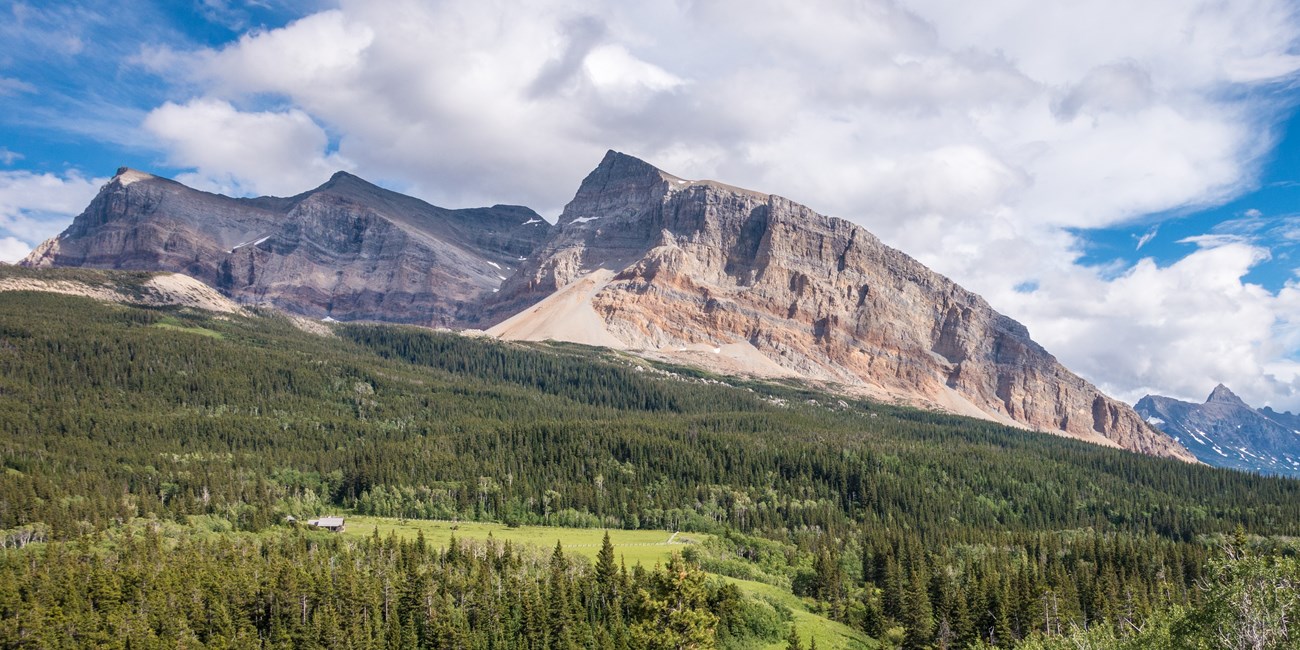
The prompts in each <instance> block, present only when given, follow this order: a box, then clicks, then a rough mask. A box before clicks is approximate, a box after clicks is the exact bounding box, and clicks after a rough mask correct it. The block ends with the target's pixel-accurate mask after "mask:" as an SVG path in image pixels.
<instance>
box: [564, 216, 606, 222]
mask: <svg viewBox="0 0 1300 650" xmlns="http://www.w3.org/2000/svg"><path fill="white" fill-rule="evenodd" d="M599 218H600V217H578V218H576V219H574V220H573V221H571V222H570V223H587V222H589V221H595V220H597V219H599Z"/></svg>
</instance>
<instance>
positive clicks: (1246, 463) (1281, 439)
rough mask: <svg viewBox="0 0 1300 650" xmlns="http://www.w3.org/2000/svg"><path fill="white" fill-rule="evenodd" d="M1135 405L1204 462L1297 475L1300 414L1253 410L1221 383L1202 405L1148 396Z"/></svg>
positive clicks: (1299, 475) (1144, 415)
mask: <svg viewBox="0 0 1300 650" xmlns="http://www.w3.org/2000/svg"><path fill="white" fill-rule="evenodd" d="M1134 408H1135V409H1136V410H1137V413H1138V415H1141V416H1142V417H1143V418H1145V419H1146V421H1147V422H1148V423H1150V424H1152V425H1154V426H1156V427H1157V428H1159V429H1160V430H1162V431H1164V432H1165V433H1167V434H1169V435H1170V436H1174V438H1175V439H1177V440H1178V441H1179V442H1181V443H1182V444H1183V446H1185V447H1186V448H1187V449H1188V450H1189V451H1191V452H1192V453H1193V454H1195V455H1196V457H1197V458H1199V459H1200V460H1201V461H1203V462H1205V463H1206V464H1209V465H1214V466H1216V467H1231V468H1235V469H1241V470H1246V471H1250V472H1262V473H1264V474H1282V475H1286V476H1295V477H1300V435H1297V434H1298V433H1300V417H1297V416H1294V415H1291V414H1290V413H1278V412H1277V411H1274V410H1272V409H1270V408H1268V407H1264V408H1262V409H1259V410H1255V409H1252V408H1251V407H1250V406H1249V405H1247V404H1246V403H1245V402H1244V401H1242V399H1241V398H1240V397H1237V396H1236V395H1235V394H1233V392H1232V391H1231V390H1228V388H1227V387H1226V386H1224V385H1223V384H1219V385H1218V386H1215V387H1214V391H1213V392H1212V393H1210V398H1209V399H1207V400H1206V401H1205V403H1204V404H1193V403H1191V402H1184V401H1182V400H1177V399H1174V398H1172V397H1162V396H1160V395H1147V396H1146V397H1143V398H1142V400H1141V401H1139V402H1138V403H1137V404H1136V405H1135V406H1134Z"/></svg>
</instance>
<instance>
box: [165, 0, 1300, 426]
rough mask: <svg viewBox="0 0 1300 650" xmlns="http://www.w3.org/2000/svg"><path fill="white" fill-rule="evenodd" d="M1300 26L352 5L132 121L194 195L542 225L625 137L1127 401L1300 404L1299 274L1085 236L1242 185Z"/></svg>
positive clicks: (273, 37) (250, 43) (885, 0)
mask: <svg viewBox="0 0 1300 650" xmlns="http://www.w3.org/2000/svg"><path fill="white" fill-rule="evenodd" d="M1298 39H1300V18H1298V17H1297V15H1296V12H1295V11H1294V8H1293V6H1292V4H1291V3H1289V2H1286V0H1252V1H1250V2H1232V3H1224V2H1217V1H1213V0H1200V1H1191V2H1187V1H1184V0H1151V1H1150V2H1140V3H1133V2H1128V1H1124V0H1098V1H1097V2H1086V3H1044V2H1032V1H1030V0H991V1H990V2H988V3H984V4H981V6H980V7H979V8H978V10H975V11H972V9H971V7H970V5H969V3H965V2H958V0H898V1H894V0H865V1H856V0H855V1H849V0H815V1H813V2H811V3H803V4H801V5H799V6H793V5H790V4H788V3H781V2H776V1H775V0H770V1H767V0H764V1H760V2H757V3H755V2H749V1H747V2H741V1H740V0H708V1H703V2H690V3H624V2H615V1H613V0H606V1H603V2H581V3H580V2H574V1H572V0H545V1H541V2H532V3H525V4H522V5H520V4H518V3H503V2H498V1H494V0H489V1H473V2H471V1H469V0H453V1H449V2H440V3H426V2H419V1H417V0H393V1H392V2H384V3H373V2H364V1H362V0H341V1H340V3H339V6H338V8H337V9H332V10H329V11H323V12H319V13H315V14H313V15H310V16H307V17H305V18H303V19H301V20H298V21H296V22H294V23H291V24H289V25H287V26H285V27H283V28H281V29H274V30H269V31H256V32H251V33H249V34H247V35H245V36H244V37H243V38H241V39H239V40H238V41H237V42H235V43H233V44H230V45H228V46H225V47H221V48H216V49H200V50H196V51H170V50H152V51H148V52H146V54H147V56H145V55H142V56H141V59H140V60H141V61H145V62H147V63H148V65H150V66H151V67H153V68H154V69H155V70H159V71H166V72H167V73H168V74H171V75H182V76H183V77H184V83H186V84H194V85H197V86H198V87H199V88H200V89H201V91H202V93H204V95H205V96H206V97H209V98H210V99H202V100H194V101H192V102H189V103H186V104H166V105H164V106H162V107H160V108H159V109H158V110H156V111H155V112H154V113H153V114H151V115H150V117H149V120H148V121H147V123H146V126H147V127H149V128H150V130H151V131H153V132H154V133H156V134H158V135H159V136H160V137H162V138H163V141H164V142H165V144H166V147H167V150H168V152H169V157H170V158H169V159H170V160H172V161H173V162H175V163H176V164H180V165H184V166H188V167H191V168H194V169H195V170H196V172H195V173H196V175H197V176H198V177H199V178H200V179H204V180H206V182H208V183H209V186H213V185H218V186H227V185H228V186H232V187H235V188H237V189H242V190H244V191H250V192H262V191H276V192H281V193H284V192H291V191H299V190H302V189H306V188H307V187H310V186H311V185H312V184H314V182H315V181H314V180H313V179H315V178H318V177H320V176H321V175H322V174H324V173H325V171H324V170H325V168H326V167H330V166H332V165H339V164H341V163H342V162H343V161H349V162H351V163H353V164H354V165H355V168H356V170H357V171H358V172H359V173H361V174H362V175H363V176H368V177H371V178H376V179H384V180H387V181H389V182H390V183H392V184H396V185H398V186H399V188H400V189H404V190H407V191H411V192H414V193H416V194H419V195H421V196H422V197H424V198H427V199H430V200H432V201H434V202H436V203H441V204H444V205H451V206H462V205H470V204H483V203H491V202H512V203H523V204H527V205H531V206H533V207H535V208H538V209H540V210H542V211H543V212H544V213H548V214H552V215H553V214H555V213H556V212H558V210H559V208H560V207H561V206H562V205H563V204H564V203H565V201H567V199H568V198H569V197H570V196H571V195H572V192H573V190H574V188H575V186H576V183H577V181H578V180H579V179H581V178H582V176H583V175H584V174H585V172H586V171H587V170H588V169H589V168H590V167H591V166H592V165H593V164H595V162H596V161H598V160H599V158H600V156H601V154H602V153H603V151H604V150H605V149H607V148H614V149H619V150H622V151H626V152H628V153H632V154H634V155H638V156H640V157H643V158H645V159H647V160H649V161H651V162H653V163H656V164H658V165H660V166H661V167H664V168H665V169H667V170H668V171H671V172H673V173H676V174H678V175H681V176H686V177H691V178H709V177H712V178H719V179H721V180H725V181H727V182H729V183H732V184H737V185H743V186H748V187H753V188H756V189H762V190H766V191H771V192H776V193H780V194H782V195H785V196H788V197H790V198H793V199H795V200H798V201H801V202H803V203H806V204H808V205H810V206H811V207H813V208H814V209H817V210H819V211H822V212H827V213H830V214H834V215H837V216H842V217H845V218H848V219H851V220H854V221H857V222H858V223H861V224H863V225H865V226H867V227H868V228H869V229H871V230H873V231H874V232H876V233H877V234H878V235H880V236H881V237H882V239H884V240H885V241H887V242H890V243H891V244H894V245H896V246H898V247H899V248H901V249H903V250H904V251H907V252H909V253H911V254H913V255H915V256H917V257H918V258H920V259H921V260H922V261H924V262H926V263H928V264H930V265H931V266H933V267H935V268H936V269H937V270H939V271H941V272H943V273H945V274H947V275H949V276H951V277H953V278H954V279H956V280H958V281H959V282H962V283H963V284H965V285H967V286H969V287H970V288H972V289H974V290H976V291H979V292H981V293H982V294H984V295H986V297H988V298H989V299H990V302H992V303H993V304H994V305H995V306H996V307H998V308H999V309H1002V310H1003V311H1006V312H1008V313H1009V314H1011V315H1012V316H1015V317H1017V318H1020V319H1022V320H1024V321H1025V322H1026V323H1027V324H1028V325H1029V327H1030V328H1031V331H1032V332H1033V333H1034V334H1035V336H1037V337H1038V338H1040V339H1041V340H1043V341H1044V342H1045V343H1046V344H1047V346H1048V348H1049V349H1051V350H1052V351H1054V352H1055V353H1056V354H1057V355H1058V356H1059V357H1060V358H1061V359H1062V360H1063V361H1064V362H1065V363H1066V364H1067V365H1069V366H1070V367H1072V368H1076V369H1078V370H1079V371H1081V372H1082V374H1084V375H1085V376H1087V377H1088V378H1090V379H1092V380H1094V381H1097V382H1099V383H1101V384H1102V385H1104V386H1106V387H1108V388H1109V389H1111V390H1113V391H1115V392H1116V393H1117V394H1119V395H1121V396H1125V397H1132V396H1133V395H1134V394H1136V392H1137V391H1141V390H1145V389H1147V388H1150V389H1151V390H1158V391H1165V392H1172V393H1175V394H1176V395H1178V396H1191V395H1197V394H1199V393H1201V392H1204V391H1203V390H1202V387H1199V386H1193V385H1192V384H1193V383H1195V382H1208V386H1213V384H1214V383H1217V382H1218V381H1224V382H1227V383H1229V384H1230V385H1232V386H1233V387H1234V389H1235V390H1238V391H1239V392H1240V393H1241V394H1242V395H1243V396H1244V397H1246V398H1247V399H1252V400H1254V401H1256V402H1264V401H1271V403H1274V404H1275V405H1282V406H1290V407H1300V397H1297V396H1296V390H1295V384H1294V378H1291V379H1288V377H1290V375H1288V374H1287V373H1288V372H1289V370H1288V369H1289V368H1290V366H1289V365H1287V362H1285V361H1284V359H1285V358H1286V357H1287V355H1288V354H1290V353H1293V352H1294V351H1295V349H1296V348H1295V343H1296V341H1295V337H1294V335H1289V334H1286V333H1285V332H1287V331H1289V330H1286V328H1285V327H1282V326H1279V325H1277V324H1276V323H1285V322H1289V321H1287V320H1286V316H1285V314H1284V312H1283V311H1282V310H1284V309H1286V308H1287V307H1288V306H1294V302H1295V300H1296V298H1295V297H1294V294H1295V290H1294V289H1293V288H1288V289H1286V290H1283V291H1281V292H1279V293H1276V294H1269V293H1268V292H1266V291H1264V290H1262V289H1260V288H1259V287H1256V286H1253V285H1251V284H1249V283H1246V282H1245V281H1244V280H1243V278H1244V277H1245V275H1246V273H1248V272H1249V270H1250V268H1252V265H1256V264H1259V263H1261V262H1262V261H1263V260H1264V259H1266V258H1267V255H1268V251H1267V250H1265V248H1264V247H1263V246H1262V245H1261V244H1260V243H1259V242H1257V241H1254V240H1252V241H1245V240H1225V239H1218V240H1211V239H1202V240H1196V241H1194V242H1189V243H1188V247H1189V250H1190V251H1191V252H1190V253H1189V255H1188V256H1187V257H1186V258H1185V259H1184V260H1182V261H1180V262H1178V263H1176V264H1173V265H1169V266H1165V267H1160V266H1157V265H1155V264H1154V263H1153V262H1150V261H1143V262H1139V263H1138V264H1137V265H1135V266H1132V267H1131V268H1125V267H1107V268H1101V269H1098V268H1087V267H1083V266H1080V265H1079V264H1078V260H1079V259H1080V250H1081V247H1082V242H1081V240H1080V236H1079V235H1078V234H1077V233H1079V232H1080V231H1081V230H1086V229H1089V228H1100V227H1109V226H1115V225H1117V224H1121V223H1124V222H1126V221H1128V220H1132V219H1136V218H1138V217H1141V216H1143V215H1146V214H1149V213H1157V212H1162V211H1167V210H1173V209H1179V208H1184V209H1185V208H1191V207H1196V206H1205V205H1212V204H1215V203H1218V202H1221V201H1223V200H1225V199H1227V198H1229V197H1232V196H1235V195H1237V194H1240V193H1241V192H1243V191H1245V190H1246V189H1249V188H1251V187H1253V185H1254V183H1255V179H1256V175H1257V168H1258V165H1259V160H1260V159H1261V154H1263V153H1265V152H1267V151H1268V150H1270V149H1271V147H1272V146H1273V145H1274V142H1275V138H1276V136H1275V133H1274V128H1273V127H1274V124H1275V122H1276V120H1277V119H1279V117H1280V113H1279V111H1280V110H1281V107H1279V106H1277V105H1274V104H1273V103H1271V102H1270V101H1269V99H1268V97H1269V93H1268V92H1262V91H1266V90H1269V89H1270V88H1272V87H1274V86H1275V85H1279V86H1280V85H1283V84H1288V83H1292V82H1293V81H1294V79H1295V77H1296V74H1297V70H1300V58H1298V57H1297V56H1296V55H1295V54H1293V52H1294V51H1295V50H1296V48H1295V45H1296V43H1297V40H1298ZM235 106H244V107H260V109H259V110H260V112H258V111H253V110H252V109H246V110H244V111H241V110H239V109H237V108H235ZM268 106H270V107H272V108H271V109H270V110H267V107H268ZM326 130H328V132H329V133H333V134H336V135H337V150H336V151H331V150H330V149H329V148H328V141H327V138H326V137H325V135H324V134H325V131H326ZM1153 233H1154V231H1153ZM1217 234H1224V233H1217ZM1143 243H1144V242H1143ZM1139 247H1140V245H1139ZM1197 274H1204V278H1203V279H1202V280H1201V281H1198V280H1197V277H1198V275H1197ZM1182 293H1190V294H1193V295H1189V296H1182V295H1181V294H1182ZM1152 305H1158V306H1159V309H1157V310H1155V311H1152V309H1154V308H1153V307H1152ZM1132 310H1137V311H1136V312H1133V311H1132ZM1206 310H1218V311H1208V312H1207V311H1206ZM1157 311H1158V313H1156V312H1157ZM1131 313H1136V314H1139V315H1141V317H1140V318H1134V317H1131V316H1130V314H1131ZM1207 314H1208V315H1207ZM1238 320H1240V321H1241V325H1240V326H1239V327H1231V326H1229V325H1230V324H1232V323H1235V322H1238ZM1288 337H1290V338H1288ZM1288 346H1290V347H1288ZM1195 350H1202V351H1204V352H1203V353H1193V352H1192V351H1195ZM1130 352H1131V354H1130ZM1247 352H1249V354H1247ZM1220 355H1223V356H1225V358H1223V359H1221V360H1219V361H1215V358H1217V357H1218V356H1220ZM1228 357H1230V358H1228ZM1270 378H1271V379H1270ZM1288 382H1291V383H1288ZM1139 396H1140V395H1139Z"/></svg>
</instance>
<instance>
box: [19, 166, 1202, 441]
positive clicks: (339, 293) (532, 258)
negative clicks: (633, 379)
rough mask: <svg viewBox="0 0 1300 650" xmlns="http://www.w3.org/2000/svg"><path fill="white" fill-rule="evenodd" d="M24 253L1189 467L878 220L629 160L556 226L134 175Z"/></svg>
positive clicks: (286, 306) (356, 181)
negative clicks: (1043, 435)
mask: <svg viewBox="0 0 1300 650" xmlns="http://www.w3.org/2000/svg"><path fill="white" fill-rule="evenodd" d="M23 264H24V265H27V266H34V267H47V266H73V267H90V268H103V269H140V270H154V271H170V272H176V273H184V274H187V275H190V276H192V277H194V278H197V279H198V280H200V281H202V282H203V283H205V284H208V285H210V286H211V287H214V288H215V289H217V290H219V291H220V292H221V293H223V294H225V295H226V296H228V297H230V298H231V299H233V300H235V301H236V302H239V303H243V304H253V303H259V304H260V303H268V304H271V305H273V306H275V307H278V308H280V309H282V310H284V311H287V312H290V313H293V314H299V315H304V316H310V317H312V318H318V319H323V318H328V319H335V320H376V321H387V322H398V323H412V324H419V325H424V326H435V327H448V328H453V329H461V330H477V329H485V330H487V331H488V332H489V333H491V334H494V335H496V336H499V337H501V338H505V339H525V340H543V339H554V340H562V341H573V342H578V343H585V344H590V345H599V346H605V347H610V348H615V349H622V350H628V351H630V352H634V353H636V354H641V355H645V356H649V357H653V358H663V359H669V360H673V361H678V362H684V363H689V364H693V365H697V366H702V367H704V368H706V369H710V370H714V371H718V372H722V373H733V374H748V375H758V376H767V377H793V378H799V379H803V380H809V381H816V382H819V383H822V384H825V385H831V386H835V387H836V388H837V389H839V390H843V391H846V392H850V393H852V394H855V395H863V396H869V397H872V398H875V399H880V400H886V401H894V402H899V403H904V404H908V405H916V406H923V407H927V408H932V409H937V410H943V411H948V412H953V413H958V414H962V415H971V416H976V417H982V418H985V419H989V420H993V421H997V422H1002V423H1006V424H1013V425H1017V426H1021V427H1025V428H1029V429H1035V430H1039V431H1045V432H1050V433H1055V434H1059V435H1065V436H1069V437H1074V438H1078V439H1082V440H1086V441H1090V442H1094V443H1097V444H1103V445H1108V446H1117V447H1122V448H1125V449H1129V450H1132V451H1137V452H1141V453H1147V454H1152V455H1158V456H1166V457H1172V458H1178V459H1182V460H1185V461H1189V462H1192V461H1194V457H1193V455H1192V454H1191V453H1189V452H1188V451H1187V450H1186V449H1185V448H1184V447H1183V446H1182V445H1180V444H1179V443H1178V442H1177V441H1175V440H1174V439H1172V438H1171V437H1169V436H1167V435H1165V434H1164V433H1161V432H1160V431H1158V430H1156V429H1154V428H1152V427H1151V426H1150V425H1148V424H1147V422H1146V421H1144V420H1143V418H1142V417H1140V416H1139V415H1138V414H1137V413H1136V412H1135V411H1134V410H1133V409H1132V408H1130V407H1128V406H1127V405H1125V404H1123V403H1121V402H1119V401H1117V400H1114V399H1111V398H1109V397H1107V396H1106V395H1104V394H1102V393H1101V391H1099V390H1098V389H1097V388H1096V387H1095V386H1093V385H1092V384H1090V383H1088V382H1087V381H1085V380H1084V379H1082V378H1080V377H1079V376H1077V375H1075V374H1074V373H1072V372H1070V371H1069V370H1068V369H1066V368H1065V367H1064V366H1063V365H1062V364H1060V363H1059V362H1058V361H1057V360H1056V359H1055V357H1053V356H1052V355H1051V354H1050V353H1048V352H1047V351H1046V350H1045V349H1043V348H1042V346H1040V345H1038V344H1037V343H1036V342H1034V341H1033V339H1032V338H1030V336H1029V333H1028V331H1027V330H1026V328H1025V327H1024V326H1023V325H1021V324H1020V323H1018V322H1016V321H1014V320H1013V319H1010V318H1008V317H1006V316H1004V315H1002V314H999V313H997V312H996V311H995V310H993V309H992V308H991V307H990V306H989V305H988V304H987V303H986V302H985V301H984V300H983V299H982V298H980V297H979V296H978V295H976V294H974V293H972V292H970V291H967V290H966V289H964V288H962V287H960V286H958V285H957V284H956V283H954V282H952V281H951V280H949V279H947V278H945V277H943V276H941V275H939V274H937V273H935V272H933V271H931V270H930V269H928V268H926V267H925V266H924V265H922V264H921V263H920V262H917V261H916V260H914V259H912V258H911V257H909V256H907V255H906V254H904V253H902V252H900V251H898V250H895V249H893V248H890V247H888V246H886V245H884V244H883V243H881V242H880V240H879V239H877V238H876V237H875V236H873V235H872V234H871V233H870V232H868V231H867V230H865V229H864V228H862V227H860V226H857V225H854V224H852V223H850V222H848V221H845V220H842V219H838V218H833V217H827V216H823V215H820V214H818V213H816V212H814V211H813V210H811V209H809V208H807V207H805V206H803V205H800V204H798V203H795V202H793V201H790V200H788V199H785V198H782V197H779V196H775V195H771V194H764V193H760V192H754V191H750V190H745V189H740V188H736V187H731V186H728V185H725V184H722V183H718V182H714V181H693V180H687V179H683V178H679V177H676V176H673V175H671V174H668V173H666V172H663V171H661V170H659V169H657V168H655V167H653V166H652V165H650V164H648V163H645V162H644V161H641V160H638V159H636V158H633V157H631V156H627V155H624V154H620V153H617V152H613V151H611V152H609V153H607V154H606V156H605V157H604V159H603V160H602V161H601V163H600V164H599V165H598V166H597V167H596V168H595V170H593V171H592V172H591V173H590V174H589V175H588V176H587V177H586V179H584V180H583V182H582V184H581V186H580V187H579V189H578V191H577V193H576V195H575V197H574V199H573V200H572V201H571V202H570V203H569V204H568V205H567V206H566V207H565V209H564V211H563V213H562V214H561V215H560V217H559V219H558V222H557V223H556V224H555V225H554V226H552V225H551V224H549V223H548V222H546V221H545V220H543V219H542V218H541V217H540V216H538V215H537V213H535V212H533V211H532V210H530V209H528V208H524V207H519V206H505V205H497V206H493V207H490V208H475V209H464V210H449V209H444V208H439V207H436V206H433V205H430V204H428V203H426V202H424V201H421V200H419V199H415V198H412V197H408V196H404V195H401V194H398V193H396V192H392V191H389V190H386V189H384V188H381V187H378V186H376V185H373V184H371V183H368V182H366V181H364V180H362V179H360V178H357V177H355V176H352V175H350V174H346V173H342V172H340V173H338V174H335V175H334V176H333V177H332V178H331V179H330V180H329V181H328V182H326V183H325V184H324V185H322V186H320V187H318V188H316V189H313V190H310V191H307V192H304V193H302V194H299V195H297V196H293V197H288V198H279V197H260V198H253V199H236V198H229V197H224V196H220V195H216V194H210V193H205V192H201V191H198V190H195V189H192V188H189V187H186V186H184V185H182V184H180V183H177V182H175V181H171V180H167V179H163V178H160V177H156V176H153V175H150V174H146V173H143V172H139V171H136V170H131V169H125V168H123V169H120V170H119V171H118V173H117V175H116V176H114V178H113V179H112V180H111V181H110V182H108V183H107V184H106V185H105V186H104V187H103V188H102V189H101V191H100V192H99V194H98V195H97V196H96V197H95V198H94V200H92V201H91V203H90V205H89V206H88V207H87V208H86V210H85V211H84V212H82V213H81V214H80V215H79V216H78V217H77V218H76V219H75V220H74V222H73V223H72V225H71V226H70V227H69V228H68V229H67V230H66V231H65V232H63V233H62V234H60V235H59V236H57V237H55V238H53V239H51V240H49V241H47V242H45V243H43V244H42V245H41V246H39V247H38V248H37V249H36V250H34V251H33V252H32V253H31V255H29V256H28V258H27V259H25V260H24V261H23Z"/></svg>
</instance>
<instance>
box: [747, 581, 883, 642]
mask: <svg viewBox="0 0 1300 650" xmlns="http://www.w3.org/2000/svg"><path fill="white" fill-rule="evenodd" d="M723 580H726V581H727V582H730V583H733V584H735V585H736V586H737V587H740V591H741V592H743V593H744V594H745V595H746V596H749V597H750V598H759V599H763V600H766V601H768V602H772V603H780V604H782V605H785V606H786V607H789V608H790V611H791V613H793V614H794V626H795V629H796V630H797V631H798V632H799V638H801V639H802V640H803V647H805V648H807V647H808V645H809V641H810V640H816V641H817V648H818V650H857V649H858V648H870V649H873V650H874V649H875V648H879V647H880V644H879V643H877V642H876V641H875V640H874V639H872V638H871V637H868V636H867V635H865V634H863V633H862V632H859V631H858V630H855V629H853V628H851V627H849V626H847V625H844V624H843V623H837V622H835V621H832V620H830V619H828V618H826V617H825V616H822V615H820V614H817V613H815V612H811V611H809V610H808V607H807V605H805V604H804V601H803V599H802V598H799V597H798V596H796V595H794V594H792V593H790V592H788V591H785V590H783V589H781V588H780V587H774V586H772V585H768V584H763V583H761V582H754V581H752V580H740V579H737V578H728V577H725V576H724V577H723ZM785 647H786V642H785V639H781V640H780V641H775V642H773V643H770V644H768V645H766V646H763V649H762V650H782V649H783V648H785Z"/></svg>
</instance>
